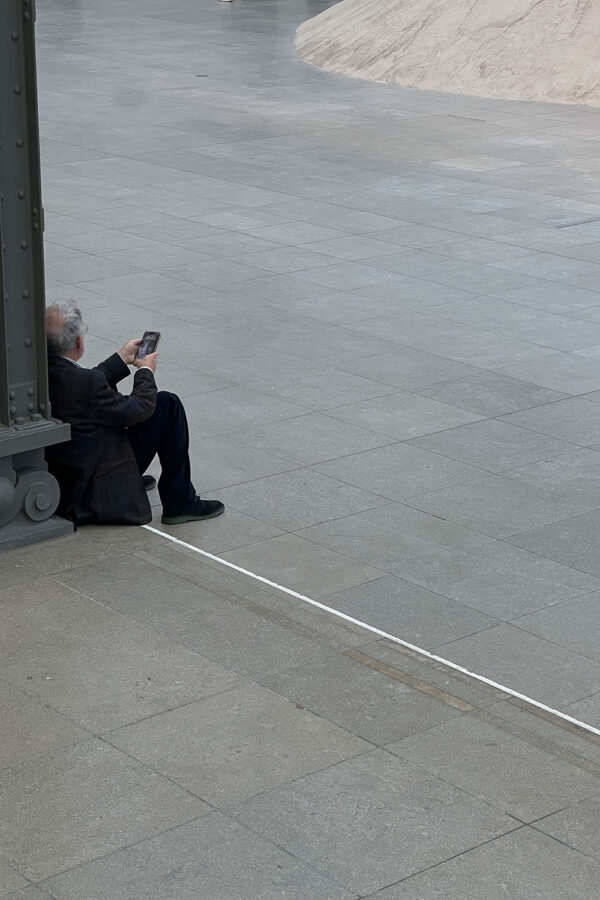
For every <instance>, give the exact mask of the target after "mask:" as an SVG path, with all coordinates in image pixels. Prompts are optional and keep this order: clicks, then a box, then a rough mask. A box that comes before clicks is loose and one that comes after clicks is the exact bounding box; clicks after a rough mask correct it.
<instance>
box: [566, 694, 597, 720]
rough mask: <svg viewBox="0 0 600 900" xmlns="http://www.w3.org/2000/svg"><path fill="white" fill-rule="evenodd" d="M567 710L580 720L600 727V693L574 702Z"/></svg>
mask: <svg viewBox="0 0 600 900" xmlns="http://www.w3.org/2000/svg"><path fill="white" fill-rule="evenodd" d="M567 712H568V713H569V714H570V715H572V716H574V717H575V718H576V719H578V720H579V721H582V722H587V723H588V724H589V725H592V726H593V727H594V728H600V693H596V694H591V695H590V696H589V697H585V698H584V699H583V700H579V701H578V702H577V703H572V704H571V705H570V706H569V707H568V709H567Z"/></svg>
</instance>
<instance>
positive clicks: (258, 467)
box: [190, 400, 297, 513]
mask: <svg viewBox="0 0 600 900" xmlns="http://www.w3.org/2000/svg"><path fill="white" fill-rule="evenodd" d="M197 402H198V407H199V406H200V404H201V403H202V401H201V400H198V401H197ZM223 424H227V423H223ZM276 424H278V423H277V422H275V423H273V425H276ZM231 425H232V428H235V423H234V422H232V423H231ZM258 427H259V428H260V427H261V426H258ZM262 427H269V426H268V425H267V426H262ZM190 435H191V438H190V459H191V463H192V477H193V479H194V483H195V485H196V487H197V489H198V491H199V492H200V493H205V492H206V491H215V490H218V489H220V488H224V487H229V486H231V485H234V484H244V482H246V481H254V480H255V479H257V478H265V477H267V476H269V475H276V474H279V473H281V472H285V471H288V470H290V469H294V468H296V467H297V463H295V462H293V461H292V460H289V459H285V458H282V456H278V455H276V454H273V453H271V452H269V450H268V448H265V449H264V450H263V449H261V448H254V449H253V450H250V449H249V448H248V446H247V445H244V444H242V443H241V442H240V441H238V440H237V438H236V436H234V435H230V434H227V435H223V434H215V435H207V434H206V430H205V429H204V428H202V427H201V428H199V427H198V426H194V425H192V426H191V427H190ZM255 512H257V513H258V512H259V510H258V509H257V510H255Z"/></svg>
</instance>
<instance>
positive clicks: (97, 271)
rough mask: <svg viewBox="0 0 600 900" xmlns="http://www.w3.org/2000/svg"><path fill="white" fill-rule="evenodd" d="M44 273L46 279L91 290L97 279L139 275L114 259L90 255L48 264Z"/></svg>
mask: <svg viewBox="0 0 600 900" xmlns="http://www.w3.org/2000/svg"><path fill="white" fill-rule="evenodd" d="M46 272H47V273H48V278H51V279H53V280H55V281H60V282H61V283H62V284H64V285H71V284H73V285H83V286H84V287H85V288H87V289H88V290H91V289H92V288H91V287H90V286H91V285H92V284H96V282H97V279H102V280H104V278H109V277H111V276H112V277H113V278H118V277H123V276H127V275H135V274H138V273H139V269H136V268H135V266H130V265H128V264H127V263H123V262H117V261H116V260H114V259H111V260H107V259H104V258H103V257H101V256H94V255H92V254H91V253H80V254H79V255H78V256H70V257H68V258H67V259H61V260H57V261H56V262H49V263H48V265H47V266H46ZM67 292H68V288H67Z"/></svg>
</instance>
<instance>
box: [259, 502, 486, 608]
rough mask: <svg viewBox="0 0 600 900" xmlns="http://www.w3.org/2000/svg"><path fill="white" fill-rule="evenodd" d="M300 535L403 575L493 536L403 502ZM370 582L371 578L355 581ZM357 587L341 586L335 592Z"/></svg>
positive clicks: (313, 527) (340, 520)
mask: <svg viewBox="0 0 600 900" xmlns="http://www.w3.org/2000/svg"><path fill="white" fill-rule="evenodd" d="M299 535H300V537H304V538H307V539H308V540H309V541H311V542H314V543H315V544H321V545H322V546H323V547H329V549H331V550H335V551H336V552H338V553H340V554H344V555H345V556H346V557H350V558H351V559H360V560H362V562H364V563H368V564H370V565H372V566H377V567H378V568H379V569H380V570H383V571H384V572H388V573H389V572H392V573H395V574H402V572H404V571H405V570H406V569H409V568H411V567H414V566H419V565H423V566H425V565H428V564H429V563H430V562H432V561H433V560H435V559H446V558H451V557H453V556H455V555H456V553H459V552H460V551H461V550H467V549H469V548H473V547H478V546H480V545H482V544H485V543H488V542H489V541H491V540H492V538H490V537H488V536H487V535H484V534H482V533H478V532H476V531H471V530H469V529H468V528H463V527H461V526H460V525H455V524H453V523H450V522H444V521H443V520H442V519H440V518H439V517H435V516H431V515H428V514H427V513H424V512H422V511H420V510H417V509H413V508H412V507H409V506H406V505H404V504H402V503H390V504H388V505H387V506H384V507H381V508H380V509H375V510H369V511H367V512H363V513H355V514H354V515H353V516H346V517H345V518H344V519H337V520H336V521H333V522H326V523H324V524H323V525H312V526H311V527H310V528H305V529H303V530H302V531H300V532H299ZM275 540H281V539H279V538H276V539H275ZM379 574H380V575H381V571H380V572H379ZM374 577H376V576H374ZM367 580H371V579H370V578H369V579H362V580H361V582H357V583H362V581H367ZM353 586H354V585H351V584H346V585H340V586H339V588H337V590H341V589H342V587H353ZM334 590H336V588H335V587H334V588H330V589H329V590H327V591H324V592H323V593H328V594H330V593H333V591H334Z"/></svg>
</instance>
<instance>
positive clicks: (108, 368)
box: [94, 353, 129, 388]
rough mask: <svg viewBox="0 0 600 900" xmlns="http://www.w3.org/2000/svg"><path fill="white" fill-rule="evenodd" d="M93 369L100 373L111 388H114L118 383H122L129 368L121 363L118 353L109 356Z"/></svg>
mask: <svg viewBox="0 0 600 900" xmlns="http://www.w3.org/2000/svg"><path fill="white" fill-rule="evenodd" d="M94 368H95V369H99V370H100V371H101V372H102V374H103V375H104V376H105V378H106V380H107V381H108V383H109V385H110V386H111V388H115V387H116V386H117V384H118V383H119V381H123V379H124V378H127V376H128V375H129V366H128V365H127V363H125V362H123V360H122V359H121V357H120V356H119V354H118V353H113V354H111V356H109V357H108V359H105V360H104V362H101V363H98V365H97V366H94Z"/></svg>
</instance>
